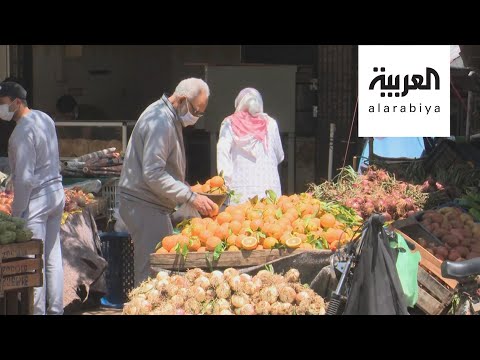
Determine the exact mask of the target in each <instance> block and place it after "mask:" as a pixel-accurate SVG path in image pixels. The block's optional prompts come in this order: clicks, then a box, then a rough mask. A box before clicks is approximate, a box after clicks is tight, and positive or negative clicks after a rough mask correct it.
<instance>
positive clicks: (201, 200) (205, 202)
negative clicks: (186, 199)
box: [192, 194, 216, 216]
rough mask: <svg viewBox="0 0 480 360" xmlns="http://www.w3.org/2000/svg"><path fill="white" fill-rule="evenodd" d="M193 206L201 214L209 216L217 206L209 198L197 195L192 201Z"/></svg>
mask: <svg viewBox="0 0 480 360" xmlns="http://www.w3.org/2000/svg"><path fill="white" fill-rule="evenodd" d="M192 205H193V207H194V208H195V209H197V211H198V212H199V213H200V214H202V215H204V216H207V215H209V214H210V213H211V212H212V210H213V209H214V207H215V205H216V204H215V203H214V202H213V201H212V200H210V199H209V198H208V197H206V196H204V195H200V194H197V195H196V196H195V200H193V201H192Z"/></svg>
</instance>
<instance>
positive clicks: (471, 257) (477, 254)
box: [466, 252, 480, 260]
mask: <svg viewBox="0 0 480 360" xmlns="http://www.w3.org/2000/svg"><path fill="white" fill-rule="evenodd" d="M477 257H480V253H477V252H471V253H470V254H468V255H467V257H466V259H467V260H470V259H475V258H477Z"/></svg>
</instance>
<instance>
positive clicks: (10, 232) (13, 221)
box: [0, 211, 33, 245]
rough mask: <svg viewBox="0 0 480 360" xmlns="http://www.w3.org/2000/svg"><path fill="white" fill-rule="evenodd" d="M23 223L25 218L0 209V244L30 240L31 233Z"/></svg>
mask: <svg viewBox="0 0 480 360" xmlns="http://www.w3.org/2000/svg"><path fill="white" fill-rule="evenodd" d="M25 224H26V223H25V220H23V219H20V218H16V217H12V216H10V215H8V214H6V213H4V212H1V211H0V245H7V244H11V243H14V242H19V243H21V242H27V241H30V240H31V239H32V236H33V234H32V232H31V231H30V230H28V229H26V228H25Z"/></svg>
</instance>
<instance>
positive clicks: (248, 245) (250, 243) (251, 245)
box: [241, 236, 258, 250]
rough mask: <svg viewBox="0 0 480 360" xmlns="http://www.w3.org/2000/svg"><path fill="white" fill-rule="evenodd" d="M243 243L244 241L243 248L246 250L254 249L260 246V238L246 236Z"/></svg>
mask: <svg viewBox="0 0 480 360" xmlns="http://www.w3.org/2000/svg"><path fill="white" fill-rule="evenodd" d="M241 243H242V248H243V249H245V250H254V249H256V248H257V246H258V240H257V238H256V237H253V236H247V237H244V238H243V239H242V241H241Z"/></svg>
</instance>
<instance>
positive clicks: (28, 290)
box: [0, 240, 43, 315]
mask: <svg viewBox="0 0 480 360" xmlns="http://www.w3.org/2000/svg"><path fill="white" fill-rule="evenodd" d="M42 254H43V244H42V241H40V240H32V241H29V242H26V243H14V244H9V245H0V315H5V314H6V315H17V314H24V315H27V314H33V288H34V287H37V286H42V284H43V275H42V274H43V272H42V269H43V260H42Z"/></svg>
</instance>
